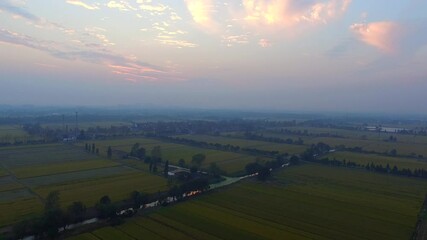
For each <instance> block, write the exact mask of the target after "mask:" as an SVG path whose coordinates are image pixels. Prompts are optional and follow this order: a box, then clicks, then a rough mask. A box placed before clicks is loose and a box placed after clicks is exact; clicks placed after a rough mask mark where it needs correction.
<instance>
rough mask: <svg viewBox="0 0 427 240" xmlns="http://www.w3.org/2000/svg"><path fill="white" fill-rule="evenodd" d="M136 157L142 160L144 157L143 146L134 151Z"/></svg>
mask: <svg viewBox="0 0 427 240" xmlns="http://www.w3.org/2000/svg"><path fill="white" fill-rule="evenodd" d="M136 157H138V158H139V159H141V160H143V159H144V158H145V148H143V147H140V148H139V149H138V151H136Z"/></svg>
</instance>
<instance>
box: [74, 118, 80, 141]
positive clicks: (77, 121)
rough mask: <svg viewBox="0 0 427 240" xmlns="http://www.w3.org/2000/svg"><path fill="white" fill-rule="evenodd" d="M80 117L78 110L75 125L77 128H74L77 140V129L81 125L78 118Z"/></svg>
mask: <svg viewBox="0 0 427 240" xmlns="http://www.w3.org/2000/svg"><path fill="white" fill-rule="evenodd" d="M78 117H79V112H76V127H75V129H74V137H75V138H76V140H77V130H78V127H79V125H78V124H79V120H78Z"/></svg>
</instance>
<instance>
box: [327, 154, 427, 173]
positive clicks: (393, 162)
mask: <svg viewBox="0 0 427 240" xmlns="http://www.w3.org/2000/svg"><path fill="white" fill-rule="evenodd" d="M326 157H328V158H330V159H332V158H336V159H337V160H343V159H345V160H346V161H352V162H356V163H359V164H361V165H366V164H370V163H374V164H375V165H380V164H381V165H382V166H383V167H385V166H387V164H389V165H390V167H391V168H393V166H397V167H398V168H399V169H402V168H409V169H411V170H415V169H423V168H424V169H427V161H426V160H417V159H413V158H400V157H388V156H381V155H376V154H364V153H353V152H334V153H330V154H328V155H326Z"/></svg>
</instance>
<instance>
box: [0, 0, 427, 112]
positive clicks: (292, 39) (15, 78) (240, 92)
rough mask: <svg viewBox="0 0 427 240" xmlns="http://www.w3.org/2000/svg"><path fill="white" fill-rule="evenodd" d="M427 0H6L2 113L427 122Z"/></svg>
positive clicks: (1, 37)
mask: <svg viewBox="0 0 427 240" xmlns="http://www.w3.org/2000/svg"><path fill="white" fill-rule="evenodd" d="M425 9H427V2H426V1H421V0H412V1H411V0H409V1H408V0H388V1H386V0H376V1H369V0H359V1H356V0H306V1H295V0H282V1H279V0H239V1H228V2H227V1H213V0H198V1H196V0H182V1H156V0H151V1H150V0H127V1H124V0H123V1H93V0H37V1H36V0H1V2H0V52H1V53H2V54H1V55H0V86H1V87H0V104H36V105H61V104H64V105H117V104H140V105H149V106H180V107H198V108H235V109H251V108H255V109H274V110H303V111H307V110H309V111H310V110H316V111H322V110H327V111H346V112H408V113H409V112H411V113H417V112H419V113H427V109H424V108H423V106H425V105H426V104H427V98H426V97H424V93H425V92H426V90H427V69H426V68H425V62H427V61H426V60H427V47H426V44H427V12H426V11H425Z"/></svg>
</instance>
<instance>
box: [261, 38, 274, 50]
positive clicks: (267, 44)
mask: <svg viewBox="0 0 427 240" xmlns="http://www.w3.org/2000/svg"><path fill="white" fill-rule="evenodd" d="M258 45H259V46H260V47H262V48H268V47H271V42H270V41H269V40H268V39H265V38H262V39H260V40H259V42H258Z"/></svg>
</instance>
